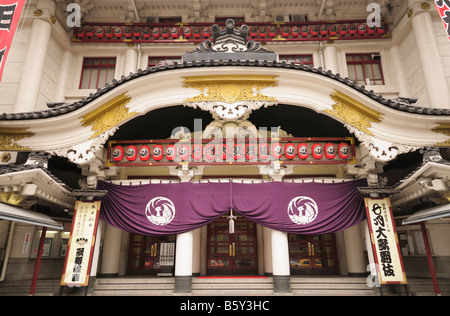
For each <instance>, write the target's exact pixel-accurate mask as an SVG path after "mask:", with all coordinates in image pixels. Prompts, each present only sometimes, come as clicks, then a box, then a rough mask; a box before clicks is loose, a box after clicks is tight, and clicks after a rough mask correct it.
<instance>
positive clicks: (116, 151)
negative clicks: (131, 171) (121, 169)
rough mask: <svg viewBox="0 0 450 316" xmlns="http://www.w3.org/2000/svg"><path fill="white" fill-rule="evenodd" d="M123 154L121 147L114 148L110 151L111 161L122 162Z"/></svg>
mask: <svg viewBox="0 0 450 316" xmlns="http://www.w3.org/2000/svg"><path fill="white" fill-rule="evenodd" d="M124 152H125V150H124V149H123V147H122V146H114V148H113V150H112V160H113V161H122V159H123V154H124Z"/></svg>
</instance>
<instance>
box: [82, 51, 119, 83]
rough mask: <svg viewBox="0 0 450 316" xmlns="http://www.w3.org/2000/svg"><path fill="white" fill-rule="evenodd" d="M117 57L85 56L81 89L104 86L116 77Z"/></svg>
mask: <svg viewBox="0 0 450 316" xmlns="http://www.w3.org/2000/svg"><path fill="white" fill-rule="evenodd" d="M115 70H116V58H85V59H84V61H83V71H82V73H81V82H80V89H98V88H103V87H104V86H105V85H106V83H108V82H111V81H112V80H113V79H114V72H115Z"/></svg>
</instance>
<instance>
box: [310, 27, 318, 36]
mask: <svg viewBox="0 0 450 316" xmlns="http://www.w3.org/2000/svg"><path fill="white" fill-rule="evenodd" d="M319 30H320V26H319V25H311V27H310V28H309V33H310V34H311V36H312V37H316V36H319Z"/></svg>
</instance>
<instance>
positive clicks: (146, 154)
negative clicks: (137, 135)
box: [139, 145, 150, 161]
mask: <svg viewBox="0 0 450 316" xmlns="http://www.w3.org/2000/svg"><path fill="white" fill-rule="evenodd" d="M139 159H141V161H147V160H149V159H150V147H148V146H147V145H143V146H141V147H140V148H139Z"/></svg>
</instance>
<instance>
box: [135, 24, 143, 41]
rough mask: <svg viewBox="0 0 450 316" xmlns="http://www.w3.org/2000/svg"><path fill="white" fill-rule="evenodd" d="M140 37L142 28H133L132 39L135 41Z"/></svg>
mask: <svg viewBox="0 0 450 316" xmlns="http://www.w3.org/2000/svg"><path fill="white" fill-rule="evenodd" d="M141 35H142V27H140V26H135V27H134V28H133V37H134V38H135V39H138V38H140V37H141Z"/></svg>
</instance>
